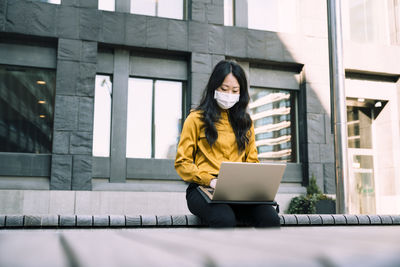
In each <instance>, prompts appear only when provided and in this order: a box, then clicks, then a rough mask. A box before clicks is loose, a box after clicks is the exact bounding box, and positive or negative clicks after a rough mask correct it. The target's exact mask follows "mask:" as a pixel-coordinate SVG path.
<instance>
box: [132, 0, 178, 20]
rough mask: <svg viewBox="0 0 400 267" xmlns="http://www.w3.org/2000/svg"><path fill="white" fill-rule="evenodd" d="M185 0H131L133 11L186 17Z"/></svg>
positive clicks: (172, 17) (150, 14) (161, 15)
mask: <svg viewBox="0 0 400 267" xmlns="http://www.w3.org/2000/svg"><path fill="white" fill-rule="evenodd" d="M185 2H186V1H184V0H131V13H133V14H140V15H147V16H157V17H164V18H171V19H184V13H185V9H184V6H185Z"/></svg>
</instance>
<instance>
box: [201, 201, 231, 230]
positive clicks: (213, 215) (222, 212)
mask: <svg viewBox="0 0 400 267" xmlns="http://www.w3.org/2000/svg"><path fill="white" fill-rule="evenodd" d="M207 222H208V224H209V226H210V227H218V228H221V227H235V226H236V216H235V213H234V212H233V210H232V208H231V207H229V206H228V205H221V206H216V207H214V208H213V209H212V211H211V212H210V213H209V214H208V219H207Z"/></svg>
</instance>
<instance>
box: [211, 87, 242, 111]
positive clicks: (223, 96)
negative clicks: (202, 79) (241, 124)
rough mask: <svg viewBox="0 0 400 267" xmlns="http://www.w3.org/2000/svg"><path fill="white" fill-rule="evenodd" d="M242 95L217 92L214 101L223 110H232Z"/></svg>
mask: <svg viewBox="0 0 400 267" xmlns="http://www.w3.org/2000/svg"><path fill="white" fill-rule="evenodd" d="M239 98H240V94H229V93H224V92H220V91H217V90H215V93H214V99H215V100H216V101H217V104H218V106H219V107H220V108H222V109H230V108H231V107H233V106H234V105H235V104H236V103H237V102H239Z"/></svg>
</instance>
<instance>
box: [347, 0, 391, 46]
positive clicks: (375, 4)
mask: <svg viewBox="0 0 400 267" xmlns="http://www.w3.org/2000/svg"><path fill="white" fill-rule="evenodd" d="M343 9H344V11H343V13H344V18H343V20H344V23H343V24H344V27H343V28H344V32H345V36H346V38H347V39H350V40H352V41H354V42H360V43H366V42H368V43H384V44H388V43H389V29H390V24H389V20H390V19H389V16H388V10H389V7H388V5H387V2H386V1H377V0H352V1H348V0H347V1H344V6H343Z"/></svg>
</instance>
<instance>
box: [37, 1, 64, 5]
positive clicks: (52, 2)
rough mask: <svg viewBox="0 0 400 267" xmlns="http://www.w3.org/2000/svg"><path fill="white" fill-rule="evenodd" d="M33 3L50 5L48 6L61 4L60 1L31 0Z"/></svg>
mask: <svg viewBox="0 0 400 267" xmlns="http://www.w3.org/2000/svg"><path fill="white" fill-rule="evenodd" d="M33 1H35V2H43V3H50V4H58V5H59V4H61V0H33Z"/></svg>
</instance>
